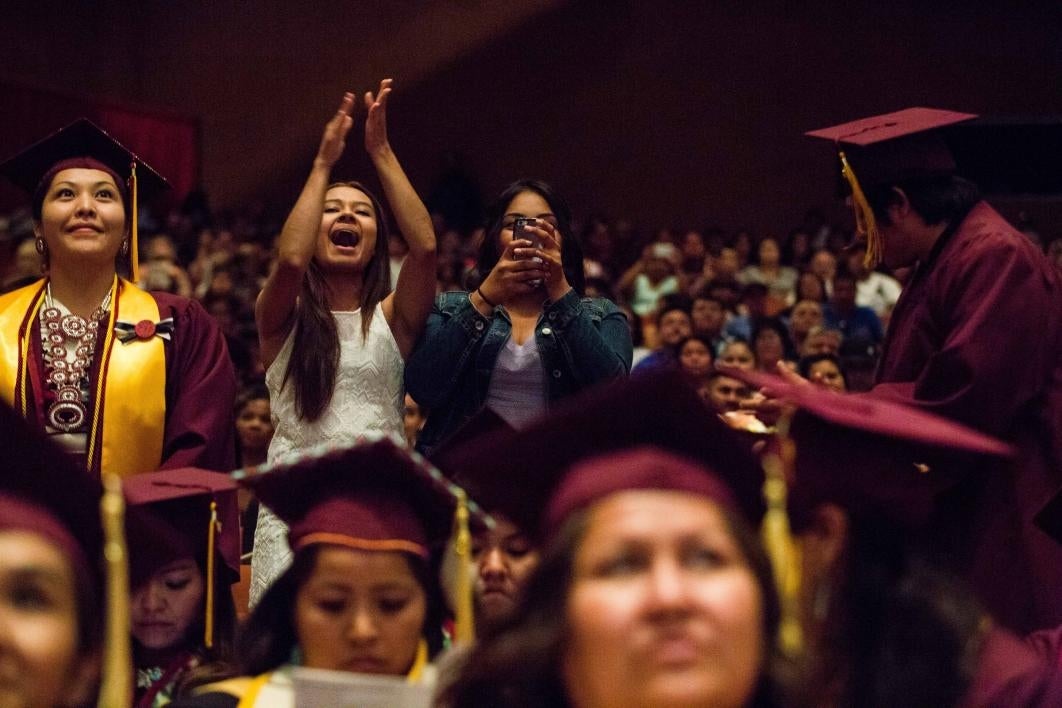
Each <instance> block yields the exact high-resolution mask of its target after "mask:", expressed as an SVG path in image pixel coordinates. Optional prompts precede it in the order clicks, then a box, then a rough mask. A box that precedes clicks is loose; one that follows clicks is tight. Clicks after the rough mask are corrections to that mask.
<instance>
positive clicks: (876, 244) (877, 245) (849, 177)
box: [838, 150, 884, 270]
mask: <svg viewBox="0 0 1062 708" xmlns="http://www.w3.org/2000/svg"><path fill="white" fill-rule="evenodd" d="M838 152H839V154H840V156H841V175H842V176H843V177H844V179H845V181H846V182H848V187H849V189H850V190H851V191H852V208H853V210H854V211H855V220H856V231H857V232H858V233H860V234H862V235H863V236H865V237H866V240H867V251H866V254H864V256H863V265H864V266H865V267H867V268H869V269H871V270H873V269H874V268H876V267H877V265H878V263H880V262H881V252H882V247H883V245H884V244H882V242H881V232H880V231H878V222H877V219H875V218H874V210H873V209H871V208H870V202H868V201H867V195H866V194H864V193H863V187H862V186H861V185H860V184H859V180H858V179H856V176H855V172H853V171H852V166H851V165H850V164H848V158H847V157H845V154H844V150H839V151H838Z"/></svg>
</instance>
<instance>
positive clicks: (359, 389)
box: [250, 305, 405, 607]
mask: <svg viewBox="0 0 1062 708" xmlns="http://www.w3.org/2000/svg"><path fill="white" fill-rule="evenodd" d="M332 315H333V316H334V317H335V320H336V327H337V330H338V332H339V370H338V372H337V375H336V386H335V392H334V393H333V394H332V401H331V403H330V404H329V405H328V408H327V409H326V410H325V412H324V413H323V414H322V415H321V417H320V418H318V419H317V420H315V421H313V422H312V423H310V422H307V421H305V420H301V419H299V417H298V416H297V415H296V414H295V391H294V388H293V386H290V385H289V386H284V387H281V384H282V383H283V381H284V372H285V370H286V369H287V367H288V360H289V359H290V358H291V349H292V346H293V345H294V341H295V339H294V329H293V330H292V333H291V334H289V335H288V338H287V341H285V342H284V346H283V347H282V348H281V350H280V353H279V354H277V358H276V359H275V360H274V361H273V363H272V364H271V365H270V366H269V370H268V371H266V377H265V378H266V385H267V386H268V387H269V396H270V407H271V409H272V415H273V425H274V427H275V432H274V433H273V441H272V442H271V443H270V444H269V462H277V461H281V460H283V459H284V457H285V456H287V455H290V454H291V453H293V452H297V451H299V450H302V449H305V448H307V447H310V446H313V445H318V444H321V443H336V444H340V445H341V444H344V443H350V442H353V441H354V440H355V438H357V437H358V436H359V435H361V434H363V433H366V432H381V433H389V434H393V435H400V436H401V435H403V428H402V409H403V399H404V397H405V390H404V388H403V384H402V373H403V368H404V363H403V361H402V355H401V353H400V352H399V350H398V343H397V342H395V338H394V335H392V334H391V328H390V327H389V326H388V325H387V320H386V318H385V317H384V314H383V308H382V307H381V306H380V305H377V306H376V311H375V312H374V314H373V318H372V324H371V325H370V327H369V334H368V337H367V338H366V339H365V341H364V343H363V342H362V336H361V311H360V310H358V311H354V312H333V313H332ZM287 531H288V528H287V526H286V525H285V524H284V522H282V521H281V520H280V519H278V518H277V517H276V516H274V515H273V514H272V513H271V512H270V511H269V510H268V509H266V508H265V507H264V506H262V507H260V508H259V512H258V527H257V528H256V529H255V534H254V556H253V557H252V560H251V586H250V604H251V606H252V607H253V606H254V605H256V604H258V601H259V600H260V599H261V597H262V595H263V593H265V591H266V590H267V589H268V588H269V586H270V585H272V584H273V581H274V580H276V579H277V578H278V577H279V576H280V575H281V574H282V573H283V572H284V571H285V570H287V568H288V566H289V565H290V564H291V549H289V548H288V540H287Z"/></svg>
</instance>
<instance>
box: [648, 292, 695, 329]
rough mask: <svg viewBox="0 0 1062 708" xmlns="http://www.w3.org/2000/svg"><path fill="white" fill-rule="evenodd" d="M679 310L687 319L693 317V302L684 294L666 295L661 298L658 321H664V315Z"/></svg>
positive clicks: (657, 314) (657, 311)
mask: <svg viewBox="0 0 1062 708" xmlns="http://www.w3.org/2000/svg"><path fill="white" fill-rule="evenodd" d="M675 310H679V311H680V312H685V313H686V316H687V317H691V316H692V313H693V301H692V300H690V298H689V297H688V296H686V295H684V294H682V293H671V294H669V295H664V296H663V297H661V298H660V305H659V306H658V307H657V310H656V321H657V322H660V320H662V319H664V315H666V314H667V313H669V312H674V311H675Z"/></svg>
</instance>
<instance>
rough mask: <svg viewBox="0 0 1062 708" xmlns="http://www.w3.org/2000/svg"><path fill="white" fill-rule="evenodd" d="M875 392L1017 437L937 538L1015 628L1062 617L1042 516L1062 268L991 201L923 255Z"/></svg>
mask: <svg viewBox="0 0 1062 708" xmlns="http://www.w3.org/2000/svg"><path fill="white" fill-rule="evenodd" d="M877 379H878V383H877V385H876V386H875V387H874V388H873V390H872V391H871V392H870V395H874V396H880V397H883V398H889V399H891V400H897V401H900V402H903V403H907V404H911V405H915V406H918V407H920V408H924V409H926V410H928V411H931V412H933V413H936V414H938V415H942V416H944V417H947V418H951V419H953V420H957V421H959V422H962V423H965V424H967V425H970V426H971V427H974V428H977V429H979V430H981V431H984V432H986V433H989V434H991V435H994V436H996V437H999V438H1002V439H1004V440H1007V441H1009V442H1010V443H1012V444H1013V445H1015V447H1017V449H1018V451H1019V456H1018V459H1017V460H1016V462H1014V463H1012V464H1010V465H1007V466H1004V465H996V466H994V467H992V468H990V467H988V466H987V465H986V466H984V467H983V468H978V469H974V468H964V469H962V470H961V471H960V474H959V475H958V480H959V481H958V482H957V483H956V484H955V486H954V487H952V488H951V489H950V490H948V491H947V492H946V493H945V494H944V495H942V496H941V498H940V499H939V500H938V505H937V513H936V517H935V520H934V522H933V529H932V531H933V535H934V537H935V539H936V540H937V541H938V543H939V546H940V548H941V550H942V552H943V555H944V557H945V558H946V559H947V560H948V561H950V562H951V563H952V564H953V565H954V566H955V567H956V569H957V570H958V571H959V572H960V573H962V574H963V575H965V576H966V578H967V579H968V580H969V581H970V582H971V584H972V585H973V587H974V588H975V589H976V590H977V592H978V593H979V596H980V598H981V600H982V602H984V603H985V605H986V606H987V607H988V609H989V610H990V611H991V612H992V614H993V616H994V617H995V618H996V619H997V620H999V621H1000V622H1001V623H1003V624H1004V625H1006V626H1008V627H1010V628H1011V629H1013V630H1015V631H1017V632H1018V633H1021V634H1024V633H1026V632H1028V631H1031V630H1033V629H1036V628H1040V627H1046V626H1055V625H1058V624H1062V546H1059V545H1058V544H1056V543H1055V542H1054V541H1053V540H1051V539H1050V538H1049V537H1048V536H1047V535H1046V534H1044V533H1043V532H1042V531H1040V530H1039V529H1038V528H1036V527H1035V525H1034V523H1033V516H1034V515H1035V513H1036V512H1037V511H1038V510H1039V509H1040V508H1041V507H1042V506H1043V504H1044V503H1046V501H1047V500H1048V499H1049V498H1050V497H1051V495H1052V493H1053V492H1055V491H1056V490H1057V489H1058V487H1059V485H1060V484H1062V277H1060V275H1059V273H1058V272H1057V270H1056V269H1055V268H1054V267H1053V266H1052V265H1051V264H1050V263H1049V262H1048V261H1047V259H1046V258H1045V257H1044V256H1043V254H1042V253H1041V252H1040V251H1039V249H1038V248H1037V247H1036V246H1035V245H1034V244H1033V243H1032V242H1031V241H1030V240H1029V239H1028V238H1026V237H1025V236H1024V235H1022V234H1021V233H1019V232H1018V231H1017V230H1015V229H1014V228H1013V227H1011V226H1010V225H1009V224H1008V223H1007V222H1006V221H1005V220H1004V219H1003V218H1002V217H1001V216H1000V215H999V214H998V213H997V212H996V211H995V210H994V209H992V207H990V206H989V205H988V204H986V203H984V202H982V203H979V204H977V205H976V206H975V207H974V208H973V209H972V210H971V211H970V212H969V214H967V216H966V218H965V219H963V220H962V222H961V223H960V224H959V225H958V226H957V228H955V229H954V230H952V231H951V232H949V233H946V234H945V235H944V236H942V238H941V239H940V241H939V242H938V243H937V245H936V247H935V248H934V251H933V253H932V254H931V255H930V256H929V258H928V259H926V262H925V263H922V264H920V265H919V267H918V269H917V270H916V272H915V274H914V276H913V277H912V279H911V282H910V283H909V284H908V285H907V287H906V288H905V289H904V291H903V294H902V295H901V297H900V300H899V302H898V303H897V304H896V308H895V310H894V311H893V314H892V321H891V324H890V326H889V331H888V333H887V336H886V339H885V344H884V349H883V354H882V361H881V364H880V367H879V369H878V377H877Z"/></svg>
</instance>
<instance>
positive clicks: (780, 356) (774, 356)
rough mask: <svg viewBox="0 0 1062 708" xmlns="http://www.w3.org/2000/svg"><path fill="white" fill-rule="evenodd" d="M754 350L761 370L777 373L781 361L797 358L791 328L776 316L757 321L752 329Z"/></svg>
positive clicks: (757, 365)
mask: <svg viewBox="0 0 1062 708" xmlns="http://www.w3.org/2000/svg"><path fill="white" fill-rule="evenodd" d="M752 351H753V353H754V354H755V355H756V368H758V369H759V370H760V371H769V372H771V373H775V372H777V370H778V364H779V363H780V362H783V361H794V360H795V359H796V353H795V352H794V350H793V343H792V341H791V340H790V339H789V330H788V329H786V326H785V325H784V324H782V321H781V320H780V319H778V318H776V317H767V318H764V319H760V320H757V321H756V324H755V326H754V328H753V330H752Z"/></svg>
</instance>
